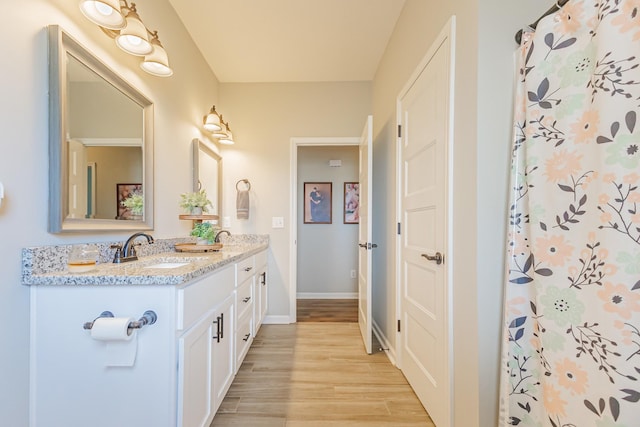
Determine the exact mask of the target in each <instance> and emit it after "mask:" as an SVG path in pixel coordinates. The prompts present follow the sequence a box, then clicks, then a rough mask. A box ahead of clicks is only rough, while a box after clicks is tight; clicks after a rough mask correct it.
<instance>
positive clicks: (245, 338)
mask: <svg viewBox="0 0 640 427" xmlns="http://www.w3.org/2000/svg"><path fill="white" fill-rule="evenodd" d="M250 336H251V334H247V335H245V336H244V338H242V341H249V337H250Z"/></svg>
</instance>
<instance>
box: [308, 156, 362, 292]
mask: <svg viewBox="0 0 640 427" xmlns="http://www.w3.org/2000/svg"><path fill="white" fill-rule="evenodd" d="M331 159H333V160H341V161H342V166H341V167H330V166H329V160H331ZM358 166H359V165H358V147H357V146H346V147H299V148H298V206H297V211H298V262H297V273H298V274H297V277H298V286H297V287H298V295H299V296H301V297H315V298H332V297H333V298H339V297H343V298H349V297H352V296H353V295H356V296H357V294H358V282H357V279H355V278H353V279H352V278H351V275H350V274H351V270H355V271H356V272H357V270H358V226H357V225H354V224H345V223H344V221H343V220H344V218H343V215H344V203H343V201H344V183H345V182H357V181H358V171H359V167H358ZM305 182H331V183H332V187H333V194H332V196H333V197H332V204H331V208H332V217H333V218H332V223H331V224H304V223H303V220H304V215H303V210H302V205H303V200H306V199H307V196H308V195H307V194H305V193H304V191H303V187H304V183H305ZM356 277H357V276H356ZM301 294H302V295H301ZM304 294H307V295H304Z"/></svg>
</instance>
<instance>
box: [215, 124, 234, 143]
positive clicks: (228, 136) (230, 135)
mask: <svg viewBox="0 0 640 427" xmlns="http://www.w3.org/2000/svg"><path fill="white" fill-rule="evenodd" d="M218 142H219V143H220V144H224V145H233V144H235V141H234V140H233V133H232V132H231V130H230V129H229V126H227V134H226V135H225V136H223V137H222V138H219V139H218Z"/></svg>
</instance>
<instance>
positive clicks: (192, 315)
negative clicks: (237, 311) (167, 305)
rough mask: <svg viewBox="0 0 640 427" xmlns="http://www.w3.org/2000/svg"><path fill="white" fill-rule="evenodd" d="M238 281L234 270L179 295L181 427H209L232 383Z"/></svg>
mask: <svg viewBox="0 0 640 427" xmlns="http://www.w3.org/2000/svg"><path fill="white" fill-rule="evenodd" d="M234 279H235V278H234V274H233V267H230V268H226V269H224V270H222V271H220V272H217V273H216V274H214V275H212V276H209V277H207V278H205V279H203V280H200V281H198V282H196V283H194V284H191V285H190V286H187V287H185V288H183V289H180V290H179V291H178V324H179V327H181V326H182V327H183V328H184V329H185V332H184V333H183V334H182V335H181V336H180V338H179V339H178V427H208V426H209V424H211V421H212V420H213V417H214V415H215V413H216V411H217V410H218V407H219V406H220V403H222V400H223V399H224V395H225V394H226V393H227V390H229V386H231V383H232V382H233V378H234V374H235V371H234V363H235V361H234V353H235V349H234V345H233V341H234V337H233V331H234V306H235V290H234V283H235V280H234ZM225 296H226V298H225ZM221 299H224V300H223V301H222V302H220V300H221ZM210 307H213V308H210ZM203 312H204V313H203ZM180 319H182V323H181V322H180ZM185 319H186V322H185ZM191 319H196V320H194V321H191Z"/></svg>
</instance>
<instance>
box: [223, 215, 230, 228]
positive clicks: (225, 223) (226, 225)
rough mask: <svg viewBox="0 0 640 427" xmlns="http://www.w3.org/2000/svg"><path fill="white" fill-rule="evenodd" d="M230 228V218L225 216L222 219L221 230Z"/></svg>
mask: <svg viewBox="0 0 640 427" xmlns="http://www.w3.org/2000/svg"><path fill="white" fill-rule="evenodd" d="M229 227H231V217H228V216H225V217H222V228H229Z"/></svg>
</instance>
